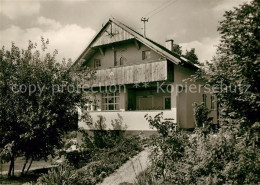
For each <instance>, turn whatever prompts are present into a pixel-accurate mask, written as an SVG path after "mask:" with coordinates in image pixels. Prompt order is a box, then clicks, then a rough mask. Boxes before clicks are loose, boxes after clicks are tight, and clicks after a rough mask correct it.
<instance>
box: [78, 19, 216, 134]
mask: <svg viewBox="0 0 260 185" xmlns="http://www.w3.org/2000/svg"><path fill="white" fill-rule="evenodd" d="M166 44H167V45H168V48H166V47H164V46H162V45H160V44H158V43H156V42H154V41H152V40H150V39H148V38H146V37H144V36H143V35H141V34H140V33H138V32H136V31H134V30H133V29H131V28H129V27H128V26H126V25H125V24H123V23H121V22H119V21H118V20H116V19H114V18H113V19H110V20H109V21H108V22H107V23H106V24H105V25H104V26H103V27H102V29H101V30H100V31H99V33H98V34H97V35H96V36H95V38H94V39H93V40H92V42H91V43H90V44H89V46H88V47H87V48H86V49H85V50H84V51H83V53H82V54H81V55H80V56H79V57H78V59H77V60H76V62H75V64H74V65H86V66H88V67H92V68H95V70H96V75H95V76H96V78H95V79H93V80H91V82H89V85H90V86H91V87H92V90H93V91H95V92H96V93H95V96H94V97H95V99H94V100H93V101H92V102H90V103H89V111H90V115H91V116H92V118H93V119H94V121H95V120H97V116H98V115H103V116H105V117H106V120H107V121H108V122H110V120H113V119H115V118H117V113H119V114H120V115H121V116H122V117H123V120H124V123H125V124H126V125H127V127H128V129H129V130H150V128H149V124H148V122H147V121H146V120H145V118H144V115H145V114H149V115H151V116H154V115H156V114H158V113H160V112H163V115H164V117H165V118H171V119H173V121H174V122H176V123H177V124H178V125H179V126H180V127H182V128H193V127H194V116H193V107H192V103H194V102H202V101H204V103H205V104H206V105H207V106H208V107H209V108H211V109H212V114H211V116H212V117H213V118H214V119H213V120H214V122H216V111H215V109H216V105H215V104H216V103H215V101H214V97H213V96H211V95H210V94H205V92H204V91H205V88H204V87H203V85H201V84H200V83H198V82H196V83H195V84H192V82H187V81H186V82H185V81H184V80H185V79H187V78H189V77H190V76H191V75H192V74H194V73H195V72H196V70H197V69H198V66H196V65H194V64H193V63H191V62H189V61H188V60H187V59H185V58H183V57H181V56H178V55H177V54H175V53H173V52H172V48H171V47H172V46H173V41H172V40H169V41H167V42H166ZM191 87H192V88H191ZM195 87H196V88H197V91H196V90H194V89H195ZM199 88H200V89H199ZM79 125H80V126H83V125H84V123H79Z"/></svg>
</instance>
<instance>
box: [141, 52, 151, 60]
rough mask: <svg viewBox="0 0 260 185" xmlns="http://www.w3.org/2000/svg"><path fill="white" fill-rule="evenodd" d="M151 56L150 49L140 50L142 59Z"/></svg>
mask: <svg viewBox="0 0 260 185" xmlns="http://www.w3.org/2000/svg"><path fill="white" fill-rule="evenodd" d="M150 58H151V51H150V50H147V51H143V52H142V59H143V60H147V59H150Z"/></svg>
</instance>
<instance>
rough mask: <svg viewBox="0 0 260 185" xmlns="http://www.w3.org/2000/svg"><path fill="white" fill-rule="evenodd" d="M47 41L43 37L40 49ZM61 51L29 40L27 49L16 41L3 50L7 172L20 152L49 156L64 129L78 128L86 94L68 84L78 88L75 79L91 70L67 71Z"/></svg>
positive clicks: (1, 129)
mask: <svg viewBox="0 0 260 185" xmlns="http://www.w3.org/2000/svg"><path fill="white" fill-rule="evenodd" d="M48 44H49V41H48V40H47V41H45V40H44V39H43V38H42V46H41V48H42V53H45V51H46V49H47V45H48ZM57 53H58V52H57V51H56V50H55V51H54V52H53V53H52V54H51V53H46V54H45V55H41V52H40V51H39V50H37V44H33V43H32V42H31V41H29V45H28V48H27V49H26V50H20V49H19V48H18V47H16V46H15V44H12V47H11V49H10V51H9V50H5V48H4V47H3V48H2V49H1V50H0V84H1V85H0V137H1V140H0V152H1V155H6V156H9V158H7V159H9V160H11V165H10V170H9V175H11V171H13V172H14V167H13V166H14V163H13V162H14V159H15V157H16V156H17V155H25V157H26V159H29V158H31V160H37V159H40V158H47V156H48V155H50V154H51V155H53V154H54V151H55V149H56V148H57V147H59V145H60V143H61V140H62V137H63V136H64V134H65V133H66V132H68V131H71V130H75V129H77V122H78V114H77V112H78V111H77V107H80V106H81V105H83V104H84V92H83V91H81V90H78V91H73V92H72V91H70V90H69V87H75V88H76V87H78V81H77V79H80V78H81V76H86V77H85V78H86V79H87V78H88V79H89V78H90V77H91V75H92V71H91V70H89V69H83V70H84V74H83V72H81V73H80V72H77V73H74V72H73V71H69V69H70V67H71V62H66V61H65V60H63V61H62V62H61V63H59V62H57V61H56V60H55V57H56V55H57ZM82 74H83V75H82ZM80 75H81V76H80ZM26 161H27V160H26ZM25 165H26V164H25ZM29 167H30V165H29Z"/></svg>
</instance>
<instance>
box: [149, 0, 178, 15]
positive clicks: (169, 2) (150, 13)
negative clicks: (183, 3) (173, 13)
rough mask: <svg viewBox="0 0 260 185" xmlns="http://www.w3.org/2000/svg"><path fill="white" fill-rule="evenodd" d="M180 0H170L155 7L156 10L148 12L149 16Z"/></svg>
mask: <svg viewBox="0 0 260 185" xmlns="http://www.w3.org/2000/svg"><path fill="white" fill-rule="evenodd" d="M177 1H178V0H169V1H166V2H165V3H163V4H161V5H160V6H158V7H157V8H155V9H154V10H152V11H150V12H148V13H147V14H146V16H147V18H148V19H149V18H151V17H153V16H154V15H156V14H158V13H159V12H161V11H162V10H163V9H165V8H166V7H169V6H170V5H172V4H173V3H176V2H177Z"/></svg>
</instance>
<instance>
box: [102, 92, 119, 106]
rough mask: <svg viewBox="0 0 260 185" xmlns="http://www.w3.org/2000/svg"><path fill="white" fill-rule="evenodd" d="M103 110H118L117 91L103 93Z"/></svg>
mask: <svg viewBox="0 0 260 185" xmlns="http://www.w3.org/2000/svg"><path fill="white" fill-rule="evenodd" d="M102 109H103V110H119V93H118V92H114V93H104V94H103V96H102Z"/></svg>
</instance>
